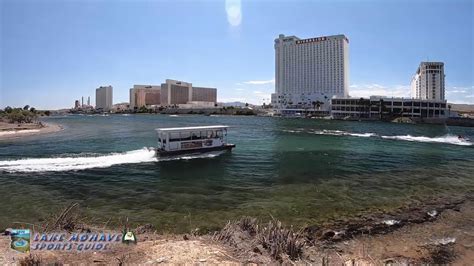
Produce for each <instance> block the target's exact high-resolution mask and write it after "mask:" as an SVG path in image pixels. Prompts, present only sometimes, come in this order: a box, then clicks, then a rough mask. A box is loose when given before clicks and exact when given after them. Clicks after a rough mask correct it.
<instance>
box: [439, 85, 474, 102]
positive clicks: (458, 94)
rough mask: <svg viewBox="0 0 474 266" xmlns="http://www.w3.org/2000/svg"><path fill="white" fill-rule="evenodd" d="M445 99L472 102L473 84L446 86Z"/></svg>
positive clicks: (473, 98) (473, 96)
mask: <svg viewBox="0 0 474 266" xmlns="http://www.w3.org/2000/svg"><path fill="white" fill-rule="evenodd" d="M446 99H447V100H448V102H450V103H459V104H474V86H466V87H456V86H448V87H446Z"/></svg>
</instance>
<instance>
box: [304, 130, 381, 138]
mask: <svg viewBox="0 0 474 266" xmlns="http://www.w3.org/2000/svg"><path fill="white" fill-rule="evenodd" d="M311 133H313V134H317V135H331V136H353V137H362V138H368V137H376V136H377V134H375V133H351V132H346V131H341V130H326V129H323V130H321V131H312V132H311Z"/></svg>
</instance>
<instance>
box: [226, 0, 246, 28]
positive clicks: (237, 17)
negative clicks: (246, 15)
mask: <svg viewBox="0 0 474 266" xmlns="http://www.w3.org/2000/svg"><path fill="white" fill-rule="evenodd" d="M225 12H226V13H227V21H228V22H229V24H230V25H231V26H234V27H236V26H239V25H240V23H241V22H242V8H241V3H240V0H226V1H225Z"/></svg>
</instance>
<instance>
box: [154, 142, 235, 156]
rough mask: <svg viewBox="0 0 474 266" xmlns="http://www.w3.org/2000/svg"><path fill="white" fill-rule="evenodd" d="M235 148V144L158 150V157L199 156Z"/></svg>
mask: <svg viewBox="0 0 474 266" xmlns="http://www.w3.org/2000/svg"><path fill="white" fill-rule="evenodd" d="M234 147H235V144H226V145H223V146H218V147H211V148H200V149H189V150H178V151H163V150H157V151H156V156H158V157H169V156H176V155H184V154H199V153H206V152H212V151H224V150H229V151H231V150H232V149H233V148H234Z"/></svg>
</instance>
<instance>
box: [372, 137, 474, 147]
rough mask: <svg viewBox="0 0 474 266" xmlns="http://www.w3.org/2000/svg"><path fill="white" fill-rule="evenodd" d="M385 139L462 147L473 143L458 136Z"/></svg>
mask: <svg viewBox="0 0 474 266" xmlns="http://www.w3.org/2000/svg"><path fill="white" fill-rule="evenodd" d="M381 137H382V138H383V139H394V140H405V141H416V142H428V143H447V144H454V145H462V146H471V145H472V142H469V141H466V140H462V139H459V138H458V137H457V136H452V135H445V136H441V137H434V138H430V137H425V136H411V135H405V136H381Z"/></svg>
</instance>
